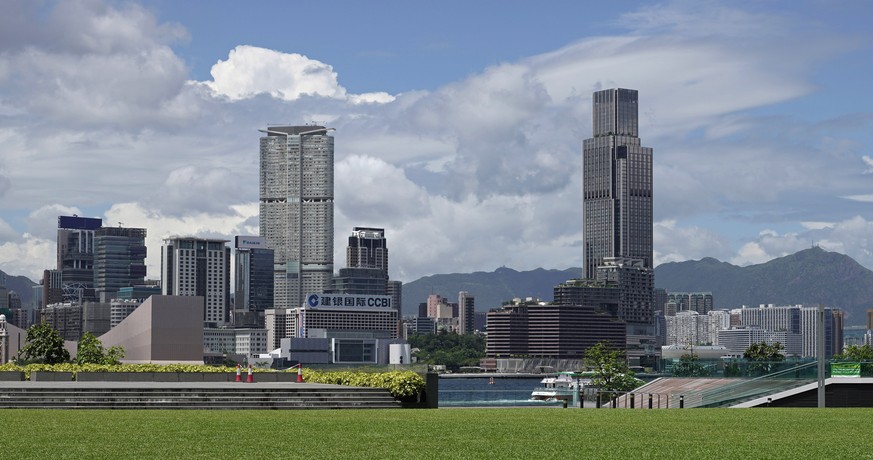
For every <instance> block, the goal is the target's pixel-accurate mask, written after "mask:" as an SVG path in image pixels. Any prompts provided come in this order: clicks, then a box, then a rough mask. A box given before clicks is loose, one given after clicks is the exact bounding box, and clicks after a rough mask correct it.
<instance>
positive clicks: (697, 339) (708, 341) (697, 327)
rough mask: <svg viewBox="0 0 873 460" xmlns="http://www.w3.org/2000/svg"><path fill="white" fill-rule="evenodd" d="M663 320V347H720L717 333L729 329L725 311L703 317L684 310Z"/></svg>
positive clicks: (692, 311) (727, 313)
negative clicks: (664, 327) (664, 323)
mask: <svg viewBox="0 0 873 460" xmlns="http://www.w3.org/2000/svg"><path fill="white" fill-rule="evenodd" d="M664 319H665V322H666V341H665V345H678V346H696V345H720V343H719V332H720V331H723V330H726V329H729V328H730V313H729V312H727V311H726V310H717V311H711V312H709V313H707V314H705V315H703V314H700V313H698V312H696V311H694V310H685V311H680V312H678V313H676V314H675V315H674V316H667V317H664Z"/></svg>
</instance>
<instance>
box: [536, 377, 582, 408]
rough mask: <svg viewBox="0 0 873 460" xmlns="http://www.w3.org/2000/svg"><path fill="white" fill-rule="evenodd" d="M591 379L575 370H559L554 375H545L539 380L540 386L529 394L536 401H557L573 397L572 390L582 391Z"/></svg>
mask: <svg viewBox="0 0 873 460" xmlns="http://www.w3.org/2000/svg"><path fill="white" fill-rule="evenodd" d="M590 382H591V379H590V378H589V377H588V376H583V375H582V374H576V373H575V372H560V373H558V375H557V376H555V377H546V378H544V379H543V380H542V381H540V384H541V385H540V386H539V387H537V388H535V389H534V391H533V392H531V394H530V398H531V399H533V400H537V401H559V400H571V399H573V392H579V391H582V387H583V386H584V384H586V383H590Z"/></svg>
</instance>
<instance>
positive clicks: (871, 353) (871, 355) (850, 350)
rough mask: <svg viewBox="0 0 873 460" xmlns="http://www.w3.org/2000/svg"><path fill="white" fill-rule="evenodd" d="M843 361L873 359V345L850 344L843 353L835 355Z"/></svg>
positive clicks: (835, 357)
mask: <svg viewBox="0 0 873 460" xmlns="http://www.w3.org/2000/svg"><path fill="white" fill-rule="evenodd" d="M834 359H837V360H841V361H873V347H871V346H870V345H866V344H865V345H861V346H858V345H849V346H848V347H846V349H845V350H843V352H842V353H838V354H836V355H834Z"/></svg>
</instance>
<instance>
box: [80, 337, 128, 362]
mask: <svg viewBox="0 0 873 460" xmlns="http://www.w3.org/2000/svg"><path fill="white" fill-rule="evenodd" d="M121 358H124V348H122V347H109V348H108V349H104V348H103V344H102V343H100V340H99V339H98V338H97V337H94V334H92V333H90V332H86V333H84V334H83V335H82V339H81V340H79V346H78V348H77V349H76V363H78V364H87V363H91V364H121Z"/></svg>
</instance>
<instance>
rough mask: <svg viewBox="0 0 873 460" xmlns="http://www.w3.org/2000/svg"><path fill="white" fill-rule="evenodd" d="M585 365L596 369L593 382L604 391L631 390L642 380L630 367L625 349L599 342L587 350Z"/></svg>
mask: <svg viewBox="0 0 873 460" xmlns="http://www.w3.org/2000/svg"><path fill="white" fill-rule="evenodd" d="M585 365H586V366H588V367H589V368H591V369H592V370H593V371H594V378H593V379H591V384H592V385H593V386H595V387H598V388H600V389H601V390H604V391H630V390H633V389H634V388H636V387H638V386H640V384H641V383H642V381H641V380H640V379H638V378H636V377H634V373H633V372H631V370H630V369H628V366H627V361H626V360H625V356H624V351H623V350H618V349H615V348H611V347H610V346H609V344H608V343H606V342H598V343H597V344H595V345H594V346H593V347H591V348H589V349H588V350H586V351H585Z"/></svg>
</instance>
